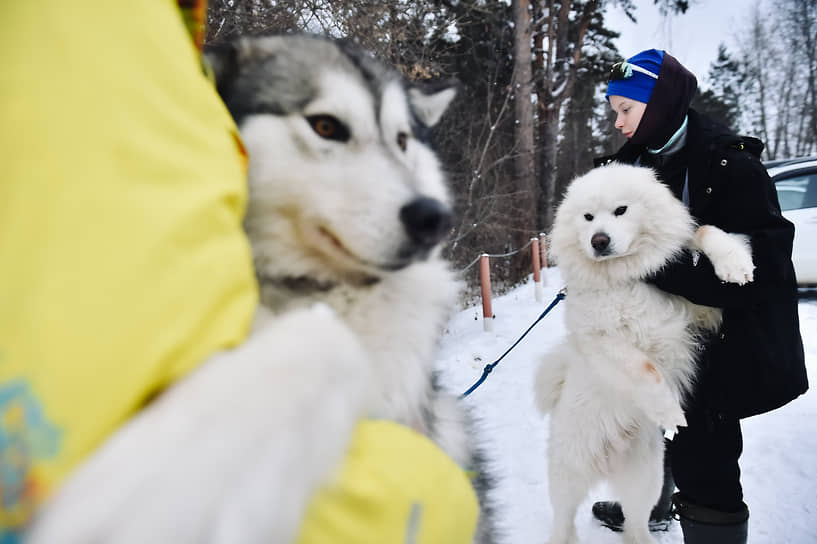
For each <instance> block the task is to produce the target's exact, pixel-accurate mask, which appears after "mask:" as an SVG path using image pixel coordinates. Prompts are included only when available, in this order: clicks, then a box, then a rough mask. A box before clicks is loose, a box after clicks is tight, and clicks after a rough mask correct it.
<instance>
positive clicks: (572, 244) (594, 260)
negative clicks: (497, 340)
mask: <svg viewBox="0 0 817 544" xmlns="http://www.w3.org/2000/svg"><path fill="white" fill-rule="evenodd" d="M687 247H692V248H695V249H696V250H700V251H702V252H703V253H704V254H706V255H707V257H708V258H709V259H710V260H711V261H712V263H713V265H714V267H715V272H716V274H717V275H718V277H719V278H720V279H721V280H723V281H729V282H735V283H740V284H743V283H746V282H748V281H752V271H753V269H754V266H753V264H752V255H751V250H750V248H749V244H748V241H747V240H746V239H745V238H744V237H742V236H739V235H733V234H727V233H725V232H723V231H721V230H720V229H718V228H716V227H712V226H701V227H698V228H697V229H695V225H694V223H693V220H692V218H691V216H690V215H689V213H688V212H687V210H686V208H685V207H684V205H683V204H682V203H681V202H680V201H678V200H677V199H676V198H675V197H674V196H673V195H672V193H671V192H670V190H669V189H668V188H667V187H666V186H665V185H663V184H662V183H660V182H659V181H658V180H657V179H656V177H655V175H654V173H653V171H652V170H650V169H647V168H639V167H635V166H627V165H620V164H612V165H609V166H604V167H601V168H597V169H595V170H592V171H591V172H589V173H588V174H586V175H584V176H582V177H580V178H578V179H576V180H574V181H573V183H572V184H571V185H570V186H569V187H568V190H567V193H566V195H565V197H564V200H563V201H562V203H561V205H560V206H559V208H558V210H557V212H556V217H555V220H554V226H553V231H552V234H551V250H552V252H553V255H554V258H555V260H556V263H557V265H558V266H559V268H560V270H561V273H562V277H563V278H564V280H565V283H566V285H567V297H566V299H565V320H566V327H567V331H568V334H567V337H566V339H565V341H564V342H563V343H562V344H560V345H559V346H557V347H556V348H555V349H554V350H553V351H552V352H550V353H549V354H548V355H547V356H546V357H545V359H544V361H543V362H542V364H541V367H540V369H539V371H538V374H537V378H536V384H535V396H536V398H537V402H538V404H539V407H540V409H541V411H542V412H543V413H545V414H547V413H549V414H550V438H549V446H548V474H549V480H550V499H551V504H552V506H553V510H554V517H553V531H552V534H551V539H550V544H566V543H568V542H571V543H572V542H575V541H576V533H575V526H574V523H573V521H574V517H575V514H576V509H577V507H578V506H579V504H580V503H581V501H582V500H583V499H584V498H585V496H586V494H587V492H588V491H589V490H590V488H591V487H592V486H593V485H595V484H596V483H597V482H599V481H600V480H601V479H607V480H608V481H609V482H610V484H611V486H612V488H613V491H614V492H615V494H616V497H617V498H618V499H619V500H620V502H621V507H622V510H623V512H624V516H625V519H626V523H625V527H624V538H625V541H626V542H632V543H637V544H647V543H650V542H653V540H652V537H651V536H650V534H649V530H648V527H647V522H648V518H649V515H650V510H651V509H652V507H653V505H654V504H655V502H656V501H657V499H658V496H659V494H660V491H661V484H662V475H663V469H662V466H663V465H662V459H663V441H662V438H661V433H660V430H659V429H660V428H663V429H666V430H669V431H672V430H674V429H675V428H676V427H677V426H679V425H680V426H682V425H684V424H685V422H686V421H685V419H684V412H683V409H682V402H683V398H684V395H685V394H686V393H687V392H688V391H689V390H690V388H691V387H692V386H693V382H694V376H695V350H694V346H695V344H696V342H697V341H698V340H699V339H700V337H701V336H703V335H705V334H707V333H709V332H710V331H714V330H716V329H717V328H718V326H719V324H720V311H719V310H717V309H715V308H710V307H703V306H697V305H695V304H692V303H691V302H689V301H687V300H686V299H684V298H682V297H678V296H674V295H670V294H668V293H665V292H663V291H661V290H659V289H658V288H656V287H654V286H653V285H651V284H649V283H647V282H646V281H645V278H647V277H649V276H650V275H651V274H652V273H655V272H656V271H658V270H659V269H660V268H661V267H662V266H664V265H665V264H666V263H667V262H669V261H670V260H672V259H673V258H676V257H677V256H678V255H679V254H680V252H681V251H682V250H683V249H684V248H687Z"/></svg>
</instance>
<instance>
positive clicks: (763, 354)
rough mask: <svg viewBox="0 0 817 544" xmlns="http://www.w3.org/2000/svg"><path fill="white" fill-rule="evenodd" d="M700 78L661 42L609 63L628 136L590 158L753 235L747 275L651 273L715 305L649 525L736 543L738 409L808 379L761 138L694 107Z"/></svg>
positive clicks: (606, 509)
mask: <svg viewBox="0 0 817 544" xmlns="http://www.w3.org/2000/svg"><path fill="white" fill-rule="evenodd" d="M696 88H697V81H696V79H695V76H694V75H693V74H692V73H690V72H689V71H688V70H687V69H686V68H685V67H684V66H682V65H681V64H680V63H679V62H678V61H677V60H676V59H675V58H674V57H672V56H671V55H670V54H668V53H666V52H664V51H660V50H655V49H651V50H647V51H643V52H641V53H639V54H638V55H635V56H634V57H631V58H630V59H628V61H627V62H622V63H616V64H615V65H614V66H613V70H612V71H611V78H610V83H609V85H608V89H607V99H608V101H609V102H610V105H611V106H612V108H613V110H614V111H615V112H616V114H617V118H616V124H615V126H616V128H617V129H619V130H621V131H622V133H623V134H624V135H625V136H626V137H627V138H628V140H629V141H628V142H627V143H626V144H625V145H624V146H623V147H622V148H621V149H620V150H619V151H618V152H617V153H616V154H614V155H611V156H608V157H601V158H599V159H596V160H595V164H596V166H599V165H602V164H606V163H608V162H611V161H618V162H623V163H628V164H636V165H643V166H648V167H651V168H653V169H655V170H656V171H657V173H658V176H659V178H660V179H661V180H662V181H663V182H664V183H665V184H666V185H668V186H669V187H670V189H671V190H672V191H673V193H674V194H675V196H676V197H678V198H679V199H680V200H683V202H684V203H685V204H686V205H687V207H688V208H689V210H690V213H691V214H692V215H693V216H694V217H695V218H696V220H697V221H698V223H699V224H702V225H703V224H709V225H715V226H717V227H720V228H721V229H723V230H725V231H727V232H733V233H742V234H746V235H748V236H749V238H750V240H751V246H752V258H753V261H754V265H755V271H754V282H752V283H749V284H746V285H742V286H741V285H737V284H733V283H724V282H721V281H720V280H719V279H718V278H717V277H716V276H715V273H714V269H713V267H712V265H711V263H710V262H709V261H708V260H707V258H706V257H705V256H703V255H700V254H699V253H697V252H687V253H685V254H684V255H683V256H682V258H680V259H678V260H676V261H674V262H673V263H671V264H669V265H667V266H666V267H665V268H664V269H663V270H662V271H661V272H659V273H658V274H657V275H656V276H655V277H654V278H652V279H651V281H652V282H653V283H654V284H655V285H656V286H657V287H659V288H661V289H663V290H665V291H667V292H669V293H673V294H675V295H680V296H683V297H685V298H687V299H689V300H690V301H692V302H694V303H696V304H703V305H707V306H715V307H718V308H721V309H722V310H723V324H722V326H721V329H720V331H719V332H718V334H717V335H715V336H714V337H713V338H711V339H709V341H708V342H706V344H705V345H701V346H699V351H700V357H699V370H698V375H697V380H696V385H695V389H694V391H693V393H692V395H691V397H690V398H689V399H687V403H686V407H685V410H686V418H687V423H688V426H687V427H682V428H681V429H680V431H679V432H678V434H677V435H676V436H675V438H674V439H673V440H672V441H668V442H667V457H666V461H665V467H666V470H665V482H664V490H663V491H662V496H661V498H660V499H659V503H658V504H657V505H656V507H655V508H654V510H653V515H652V517H651V528H653V529H657V528H666V527H668V524H669V519H670V517H671V515H672V511H674V512H675V513H676V514H677V515H678V516H679V519H680V521H681V528H682V530H683V533H684V541H685V542H686V543H687V544H704V543H718V544H731V543H741V544H742V543H745V542H746V539H747V531H748V530H747V527H748V525H747V520H748V517H749V511H748V508H747V506H746V504H745V503H744V502H743V491H742V488H741V485H740V469H739V466H738V459H739V457H740V454H741V452H742V449H743V440H742V435H741V429H740V419H741V418H745V417H749V416H753V415H756V414H762V413H764V412H768V411H770V410H774V409H775V408H778V407H780V406H783V405H784V404H786V403H788V402H789V401H791V400H792V399H794V398H796V397H798V396H799V395H801V394H803V393H804V392H805V391H806V389H808V380H807V377H806V368H805V358H804V354H803V343H802V339H801V337H800V323H799V317H798V314H797V285H796V281H795V276H794V268H793V266H792V263H791V249H792V240H793V237H794V226H793V225H792V224H791V223H790V222H789V221H787V220H786V219H784V218H783V216H782V215H781V214H780V205H779V204H778V201H777V193H776V191H775V188H774V184H773V183H772V182H771V180H770V179H769V176H768V174H767V173H766V169H765V168H764V167H763V164H762V163H761V162H760V158H759V156H760V153H761V151H762V150H763V144H762V142H760V141H759V140H757V139H755V138H750V137H745V136H743V137H742V136H737V135H735V134H734V133H732V132H731V131H730V130H729V129H728V128H726V127H724V126H722V125H720V124H718V123H716V122H714V121H712V120H711V119H709V118H707V117H706V116H704V115H701V114H699V113H698V112H696V111H694V110H692V109H690V108H689V104H690V102H691V100H692V97H693V95H694V93H695V90H696ZM673 477H674V482H673ZM676 485H677V487H678V492H677V493H675V494H673V491H674V487H675V486H676ZM670 502H672V504H673V505H674V509H673V508H672V505H671V504H670ZM593 513H594V515H595V516H596V517H597V518H598V519H600V520H601V521H602V523H603V524H605V525H607V526H608V527H610V528H612V529H616V528H620V527H621V525H622V523H623V519H624V518H623V516H622V514H621V509H620V507H619V506H618V504H617V503H612V502H600V503H596V504H595V505H594V506H593Z"/></svg>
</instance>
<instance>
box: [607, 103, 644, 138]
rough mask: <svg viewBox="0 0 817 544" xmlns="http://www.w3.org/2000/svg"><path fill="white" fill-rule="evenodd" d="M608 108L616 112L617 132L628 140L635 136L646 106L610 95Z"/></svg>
mask: <svg viewBox="0 0 817 544" xmlns="http://www.w3.org/2000/svg"><path fill="white" fill-rule="evenodd" d="M610 106H611V107H612V108H613V111H614V112H616V124H615V127H616V129H617V130H620V131H621V133H622V134H624V136H625V137H626V138H627V139H629V138H632V137H633V134H635V130H636V129H637V128H638V124H639V123H640V122H641V118H642V117H643V116H644V110H645V109H647V104H645V103H644V102H639V101H638V100H633V99H632V98H627V97H624V96H618V95H615V94H612V95H610Z"/></svg>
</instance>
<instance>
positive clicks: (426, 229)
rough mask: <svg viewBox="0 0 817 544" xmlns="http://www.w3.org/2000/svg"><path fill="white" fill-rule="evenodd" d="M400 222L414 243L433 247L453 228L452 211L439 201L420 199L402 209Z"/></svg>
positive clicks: (426, 198)
mask: <svg viewBox="0 0 817 544" xmlns="http://www.w3.org/2000/svg"><path fill="white" fill-rule="evenodd" d="M400 221H402V222H403V226H404V227H405V229H406V232H407V233H408V235H409V237H410V238H411V240H412V241H413V242H414V243H416V244H418V245H420V246H424V247H432V246H435V245H436V244H437V243H438V242H439V241H440V240H442V239H443V237H444V236H445V235H446V233H447V232H448V230H449V229H450V228H451V210H450V209H449V208H448V206H446V205H445V204H443V203H442V202H440V201H439V200H436V199H433V198H428V197H420V198H416V199H414V200H412V201H411V202H409V203H408V204H406V205H405V206H403V207H402V208H401V209H400Z"/></svg>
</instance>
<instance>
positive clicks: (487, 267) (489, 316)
mask: <svg viewBox="0 0 817 544" xmlns="http://www.w3.org/2000/svg"><path fill="white" fill-rule="evenodd" d="M479 283H480V287H481V289H482V326H483V330H485V331H492V330H494V312H493V310H491V262H490V258H489V257H488V254H487V253H483V254H482V255H480V257H479Z"/></svg>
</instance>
